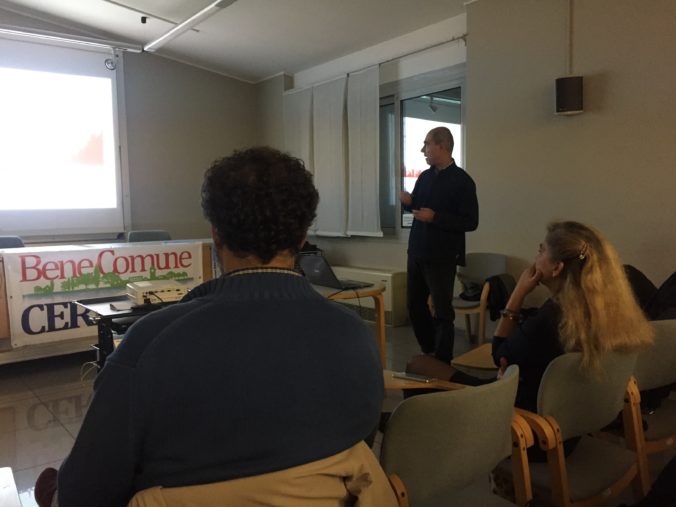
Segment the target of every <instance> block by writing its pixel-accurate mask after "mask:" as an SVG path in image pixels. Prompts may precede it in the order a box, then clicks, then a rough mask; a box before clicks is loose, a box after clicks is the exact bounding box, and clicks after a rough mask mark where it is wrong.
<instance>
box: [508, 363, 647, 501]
mask: <svg viewBox="0 0 676 507" xmlns="http://www.w3.org/2000/svg"><path fill="white" fill-rule="evenodd" d="M636 356H637V353H632V354H618V353H607V354H605V355H604V357H603V358H602V359H601V371H600V372H599V373H598V375H595V374H593V373H590V374H585V373H583V372H581V371H580V366H579V365H580V359H581V354H580V353H569V354H564V355H562V356H560V357H558V358H556V359H555V360H554V361H552V362H551V363H550V364H549V366H548V367H547V370H546V371H545V373H544V375H543V377H542V381H541V383H540V388H539V391H538V411H537V413H533V412H528V411H526V410H520V409H517V413H518V414H519V415H520V416H521V417H523V419H525V420H526V421H527V422H528V425H529V426H530V427H531V428H532V430H533V432H534V433H535V435H536V437H537V442H538V444H539V447H540V448H541V449H542V450H544V451H545V452H546V456H547V462H546V463H534V462H530V464H529V471H530V476H531V482H532V487H533V496H534V497H535V498H536V499H540V500H543V501H547V502H550V503H551V504H553V505H556V506H558V507H583V506H584V507H592V506H597V505H598V506H602V505H606V502H607V500H608V498H609V497H612V496H616V495H618V494H619V493H620V492H621V491H623V490H624V489H625V488H626V487H627V486H629V485H630V484H632V485H633V487H634V495H635V497H636V498H637V500H638V499H640V498H642V497H643V496H645V494H646V493H647V491H648V489H649V479H648V473H647V459H646V455H645V449H644V447H643V427H642V425H641V417H640V395H639V392H638V388H637V386H636V382H635V380H634V379H633V377H631V374H632V372H633V368H634V364H635V362H636ZM619 412H622V417H623V422H624V436H625V440H626V447H622V446H619V445H617V444H614V443H611V442H608V441H607V440H604V439H600V438H594V437H591V436H588V434H590V433H594V432H598V431H600V430H601V429H602V428H604V427H605V426H607V425H608V424H609V423H610V422H612V421H613V420H614V419H615V418H616V416H617V414H618V413H619ZM575 437H581V438H580V440H579V442H578V443H577V445H576V446H575V449H574V450H573V451H572V452H571V453H570V454H569V456H567V457H566V456H565V454H564V447H563V442H564V441H565V440H568V439H571V438H575ZM497 471H498V473H499V474H501V475H505V474H509V473H511V467H509V466H508V464H507V463H505V462H503V463H501V464H500V466H499V467H498V469H497Z"/></svg>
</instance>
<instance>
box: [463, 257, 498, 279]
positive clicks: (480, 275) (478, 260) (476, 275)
mask: <svg viewBox="0 0 676 507" xmlns="http://www.w3.org/2000/svg"><path fill="white" fill-rule="evenodd" d="M505 272H507V256H506V255H504V254H497V253H484V252H470V253H468V254H467V255H466V256H465V266H458V278H459V279H460V280H467V281H470V282H475V283H483V282H484V280H486V278H488V277H489V276H493V275H499V274H502V273H505Z"/></svg>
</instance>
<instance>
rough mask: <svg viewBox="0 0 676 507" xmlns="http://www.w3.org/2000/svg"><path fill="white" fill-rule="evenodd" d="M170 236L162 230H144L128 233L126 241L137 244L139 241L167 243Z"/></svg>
mask: <svg viewBox="0 0 676 507" xmlns="http://www.w3.org/2000/svg"><path fill="white" fill-rule="evenodd" d="M170 239H171V236H170V235H169V233H168V232H167V231H164V230H162V229H145V230H138V231H129V234H127V241H128V242H129V243H138V242H140V241H168V240H170Z"/></svg>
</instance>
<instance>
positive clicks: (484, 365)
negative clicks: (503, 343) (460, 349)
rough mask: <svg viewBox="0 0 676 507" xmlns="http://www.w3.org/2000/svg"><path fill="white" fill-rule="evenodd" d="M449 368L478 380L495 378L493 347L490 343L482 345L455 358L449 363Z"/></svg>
mask: <svg viewBox="0 0 676 507" xmlns="http://www.w3.org/2000/svg"><path fill="white" fill-rule="evenodd" d="M451 366H453V368H456V369H457V370H460V371H462V372H463V373H467V374H468V375H474V376H475V377H479V378H495V375H496V374H497V372H498V368H497V366H495V363H494V362H493V346H492V345H491V344H490V343H484V344H483V345H480V346H478V347H476V348H474V349H472V350H470V351H469V352H465V353H464V354H461V355H459V356H458V357H455V358H454V359H453V360H452V361H451Z"/></svg>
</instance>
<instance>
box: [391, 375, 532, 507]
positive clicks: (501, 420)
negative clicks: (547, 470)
mask: <svg viewBox="0 0 676 507" xmlns="http://www.w3.org/2000/svg"><path fill="white" fill-rule="evenodd" d="M518 377H519V371H518V367H517V366H510V367H509V368H508V369H507V371H506V372H505V375H504V377H503V379H502V380H499V381H496V382H493V383H491V384H487V385H483V386H479V387H466V388H464V389H459V390H456V391H446V392H442V393H433V394H424V395H419V396H414V397H412V398H409V399H407V400H405V401H403V402H402V403H401V404H400V405H399V406H398V407H397V408H396V409H395V410H394V412H393V413H392V416H391V417H390V419H389V421H388V423H387V427H386V429H385V433H384V437H383V443H382V451H381V460H380V461H381V463H382V465H383V468H384V470H385V472H386V473H387V474H388V475H390V480H391V482H392V483H393V486H394V487H395V490H397V489H399V488H401V483H403V487H404V488H405V491H403V492H402V491H398V495H399V497H400V499H402V498H403V499H407V500H408V502H409V503H410V505H411V507H443V506H450V505H479V503H477V502H478V501H481V502H483V503H481V505H487V506H492V505H495V506H501V505H514V504H512V503H509V502H506V501H505V500H503V499H501V498H499V497H497V496H495V495H492V494H491V493H490V490H489V486H488V484H489V482H488V478H489V474H490V471H491V470H492V469H493V468H494V467H495V465H496V464H497V463H499V462H500V461H501V460H502V459H504V458H505V457H506V456H510V455H511V454H512V452H513V447H512V431H513V427H512V423H513V415H514V408H513V405H514V399H515V397H516V388H517V384H518ZM524 424H525V423H524ZM515 461H518V460H515ZM481 477H485V478H486V489H485V495H486V498H484V499H481V500H479V499H478V498H477V497H476V494H477V492H476V488H471V489H472V491H468V489H467V487H468V486H469V485H470V484H472V483H473V482H475V481H476V480H478V479H480V478H481ZM527 496H528V494H527V493H525V494H524V498H522V502H521V505H524V504H525V503H526V501H527V500H528V498H526V497H527ZM470 499H471V500H470ZM468 502H469V503H468ZM401 504H402V505H405V503H403V502H401Z"/></svg>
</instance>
